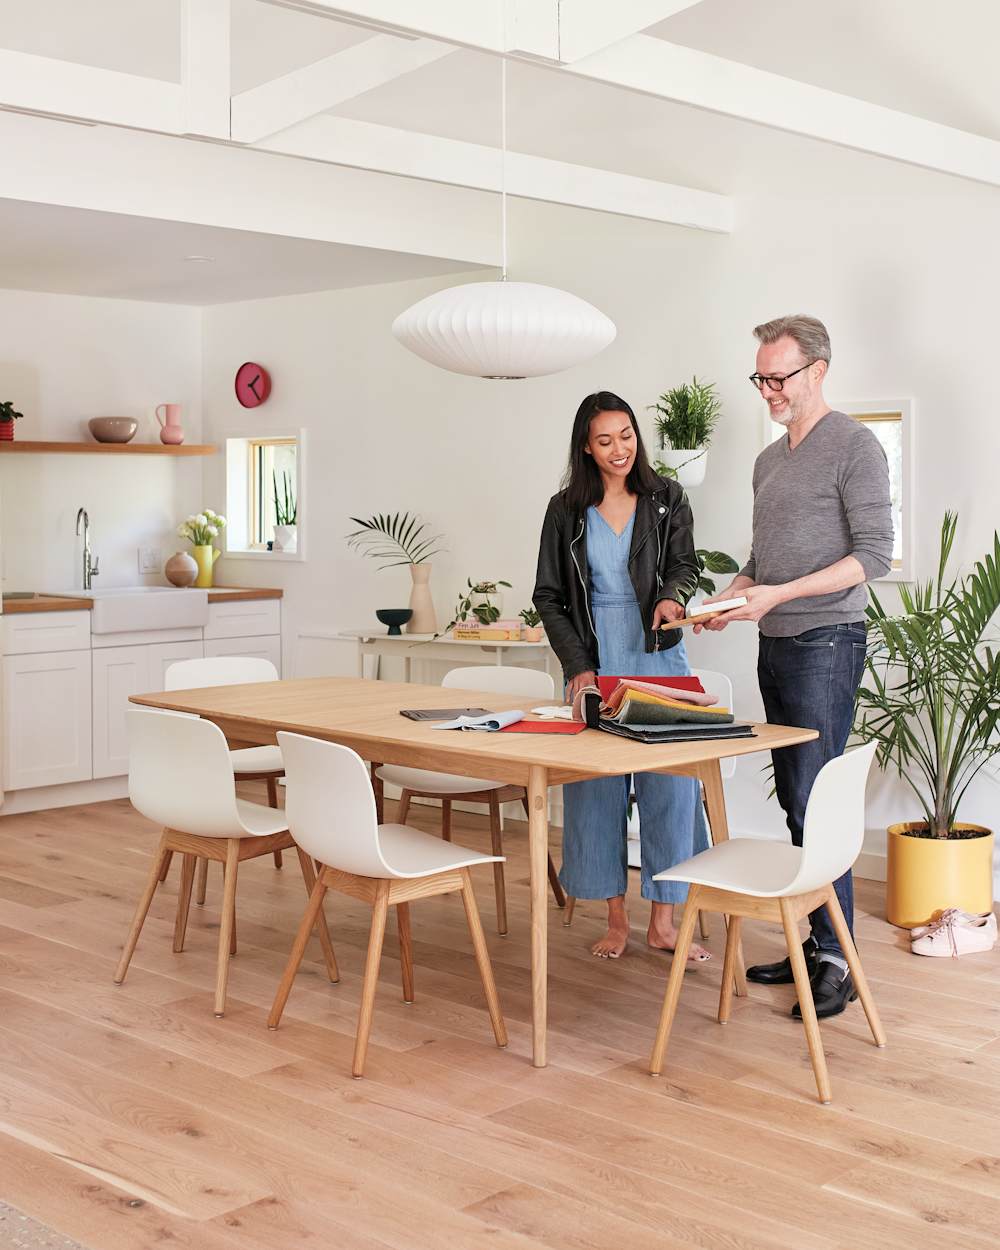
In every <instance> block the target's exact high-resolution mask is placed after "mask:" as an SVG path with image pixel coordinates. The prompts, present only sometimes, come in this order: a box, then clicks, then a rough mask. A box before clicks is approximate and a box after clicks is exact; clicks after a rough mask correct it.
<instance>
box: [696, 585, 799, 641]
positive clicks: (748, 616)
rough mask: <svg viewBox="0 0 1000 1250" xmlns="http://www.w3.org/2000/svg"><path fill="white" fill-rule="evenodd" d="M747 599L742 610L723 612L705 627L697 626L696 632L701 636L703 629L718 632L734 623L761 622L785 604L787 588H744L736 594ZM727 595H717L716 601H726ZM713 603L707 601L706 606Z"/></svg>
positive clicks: (706, 623) (734, 609)
mask: <svg viewBox="0 0 1000 1250" xmlns="http://www.w3.org/2000/svg"><path fill="white" fill-rule="evenodd" d="M735 593H736V594H740V595H743V596H744V597H745V598H746V606H745V607H742V608H733V609H732V611H730V612H723V613H722V615H721V616H716V617H713V618H712V620H710V621H706V622H705V623H704V625H696V626H695V627H694V632H695V633H696V634H700V633H701V631H702V630H703V629H710V630H713V631H717V630H720V629H725V628H726V626H727V625H728V624H730V622H732V621H759V620H760V618H761V617H762V616H767V614H768V612H773V611H774V609H775V608H776V607H777V606H778V605H779V604H781V603H785V602H786V600H787V599H788V594H787V593H786V587H785V586H744V587H743V588H742V589H741V590H739V591H737V592H735ZM726 597H727V596H726V595H725V594H722V595H716V596H715V599H716V601H717V600H719V599H725V598H726ZM712 602H713V601H712V600H711V599H706V600H705V604H706V605H707V604H710V603H712Z"/></svg>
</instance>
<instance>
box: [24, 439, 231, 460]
mask: <svg viewBox="0 0 1000 1250" xmlns="http://www.w3.org/2000/svg"><path fill="white" fill-rule="evenodd" d="M218 450H219V449H218V447H216V446H214V445H213V444H211V443H181V445H180V446H179V447H167V446H166V445H165V444H164V443H96V442H95V443H39V442H31V441H30V440H29V441H25V440H22V441H20V442H19V441H18V440H17V439H13V440H12V441H11V442H9V443H7V442H0V455H13V454H14V453H15V452H20V453H21V454H22V455H30V454H31V453H32V452H36V453H37V452H54V453H58V454H70V455H92V454H94V453H95V452H96V453H97V454H98V455H113V456H211V455H214V453H215V452H217V451H218Z"/></svg>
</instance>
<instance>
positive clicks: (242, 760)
mask: <svg viewBox="0 0 1000 1250" xmlns="http://www.w3.org/2000/svg"><path fill="white" fill-rule="evenodd" d="M229 758H230V760H231V762H232V765H233V772H235V773H280V772H281V771H282V770H283V769H284V767H285V765H284V763H283V761H282V759H281V748H280V747H276V746H275V747H238V748H237V749H236V750H235V751H230V752H229Z"/></svg>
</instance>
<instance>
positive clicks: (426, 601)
mask: <svg viewBox="0 0 1000 1250" xmlns="http://www.w3.org/2000/svg"><path fill="white" fill-rule="evenodd" d="M410 577H411V578H412V581H413V588H412V590H411V591H410V608H411V609H412V611H413V615H412V616H411V617H410V620H409V623H408V624H407V626H406V632H407V633H408V634H436V633H437V628H438V623H437V613H436V612H435V611H434V600H433V599H432V598H431V588H430V584H429V583H430V580H431V566H430V565H429V564H411V565H410Z"/></svg>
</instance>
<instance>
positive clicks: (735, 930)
mask: <svg viewBox="0 0 1000 1250" xmlns="http://www.w3.org/2000/svg"><path fill="white" fill-rule="evenodd" d="M875 750H876V748H875V744H871V745H868V746H863V747H859V748H858V749H857V750H856V751H851V752H850V754H848V755H842V756H839V757H838V758H837V759H833V760H830V761H829V762H828V763H827V764H825V765H824V766H823V768H822V769H821V770H820V772H819V775H818V776H817V778H816V780H815V782H814V783H813V788H812V791H811V793H810V795H809V802H808V804H807V805H806V816H805V825H804V828H803V834H802V846H801V847H797V846H793V845H792V844H791V843H790V842H787V841H785V840H781V841H774V840H763V839H760V838H730V839H729V841H727V842H720V843H719V844H718V845H717V846H712V847H709V849H708V850H707V851H702V852H701V854H700V855H695V856H694V857H693V858H691V859H688V860H685V862H684V863H682V864H677V865H676V867H674V868H669V869H667V870H666V871H665V872H658V873H657V874H656V875H655V877H654V880H656V881H686V882H688V883H689V884H690V886H691V890H690V894H689V895H688V901H687V905H686V906H685V908H684V919H683V921H682V922H681V927H680V934H679V936H678V939H677V949H676V951H675V953H674V957H673V962H672V963H671V967H670V977H669V980H668V982H667V989H666V993H665V995H664V999H663V1010H662V1012H661V1014H660V1024H659V1028H658V1029H657V1033H656V1040H655V1042H654V1044H653V1052H652V1055H651V1056H650V1061H649V1070H650V1072H651V1073H652V1074H653V1075H654V1076H658V1075H659V1073H660V1071H661V1070H662V1068H663V1056H664V1054H665V1052H666V1048H667V1041H668V1040H669V1037H670V1030H671V1027H672V1025H673V1021H674V1014H675V1012H676V1010H677V1000H678V998H679V997H680V992H681V985H682V983H683V980H684V969H685V966H686V964H687V955H688V951H689V949H690V947H691V939H692V937H693V936H694V926H695V919H696V916H697V914H698V912H699V911H700V910H703V909H704V910H707V911H718V912H722V913H723V914H728V915H729V917H730V919H729V931H728V934H727V937H726V957H725V961H724V963H723V968H722V989H721V992H720V995H719V1015H718V1019H719V1023H720V1024H726V1023H727V1022H728V1020H729V1013H730V1006H731V1002H732V990H733V979H734V973H735V968H736V952H737V949H738V946H739V941H740V928H741V925H742V921H743V918H744V917H747V918H750V919H753V920H769V921H773V922H777V923H779V924H780V925H781V926H782V928H783V929H784V933H785V943H786V945H787V946H788V957H789V959H790V960H791V964H792V972H793V973H794V976H795V989H796V992H797V994H798V1000H799V1006H800V1008H801V1010H802V1023H803V1025H804V1026H805V1031H806V1042H807V1043H808V1046H809V1056H810V1058H811V1060H812V1066H813V1072H814V1074H815V1077H816V1089H817V1091H818V1094H819V1100H820V1102H823V1103H827V1102H829V1101H830V1098H831V1095H830V1079H829V1076H828V1074H827V1069H826V1056H825V1055H824V1053H823V1041H822V1039H821V1037H820V1032H819V1022H818V1021H817V1019H816V1007H815V1005H814V1003H813V998H812V989H811V987H810V984H809V973H808V971H807V969H806V961H805V955H804V954H803V952H802V942H801V939H800V937H799V931H798V922H799V920H801V918H802V917H803V916H806V915H808V913H809V912H811V911H815V910H816V908H817V907H821V906H825V907H826V909H827V913H828V914H829V917H830V921H831V923H832V924H833V927H834V930H835V931H836V934H837V939H838V941H839V942H840V945H841V947H842V949H843V951H844V956H845V958H846V960H847V964H848V967H849V968H850V972H851V976H852V977H853V978H854V988H855V989H856V990H857V992H858V996H859V997H860V999H861V1002H862V1005H863V1006H864V1009H865V1014H866V1015H867V1017H868V1024H869V1026H870V1028H871V1031H872V1036H873V1037H874V1039H875V1044H876V1046H884V1045H885V1033H884V1031H883V1029H882V1023H881V1021H880V1019H879V1015H878V1009H877V1008H876V1006H875V1000H874V999H873V998H872V996H871V992H870V990H869V988H868V982H867V980H866V979H865V974H864V969H863V968H862V966H861V959H860V957H859V956H858V951H857V948H856V947H855V945H854V941H853V940H852V938H851V934H850V930H849V929H848V927H847V922H846V920H845V919H844V913H843V911H842V910H841V907H840V903H839V902H838V900H837V894H836V891H835V890H834V888H833V882H834V881H836V880H837V878H838V877H840V876H842V875H843V874H844V873H845V872H847V870H848V869H849V868H850V867H851V866H852V865H853V863H854V861H855V860H856V859H857V857H858V855H859V854H860V852H861V845H862V842H863V840H864V833H865V784H866V782H867V780H868V773H869V771H870V769H871V766H872V760H873V759H874V757H875Z"/></svg>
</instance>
